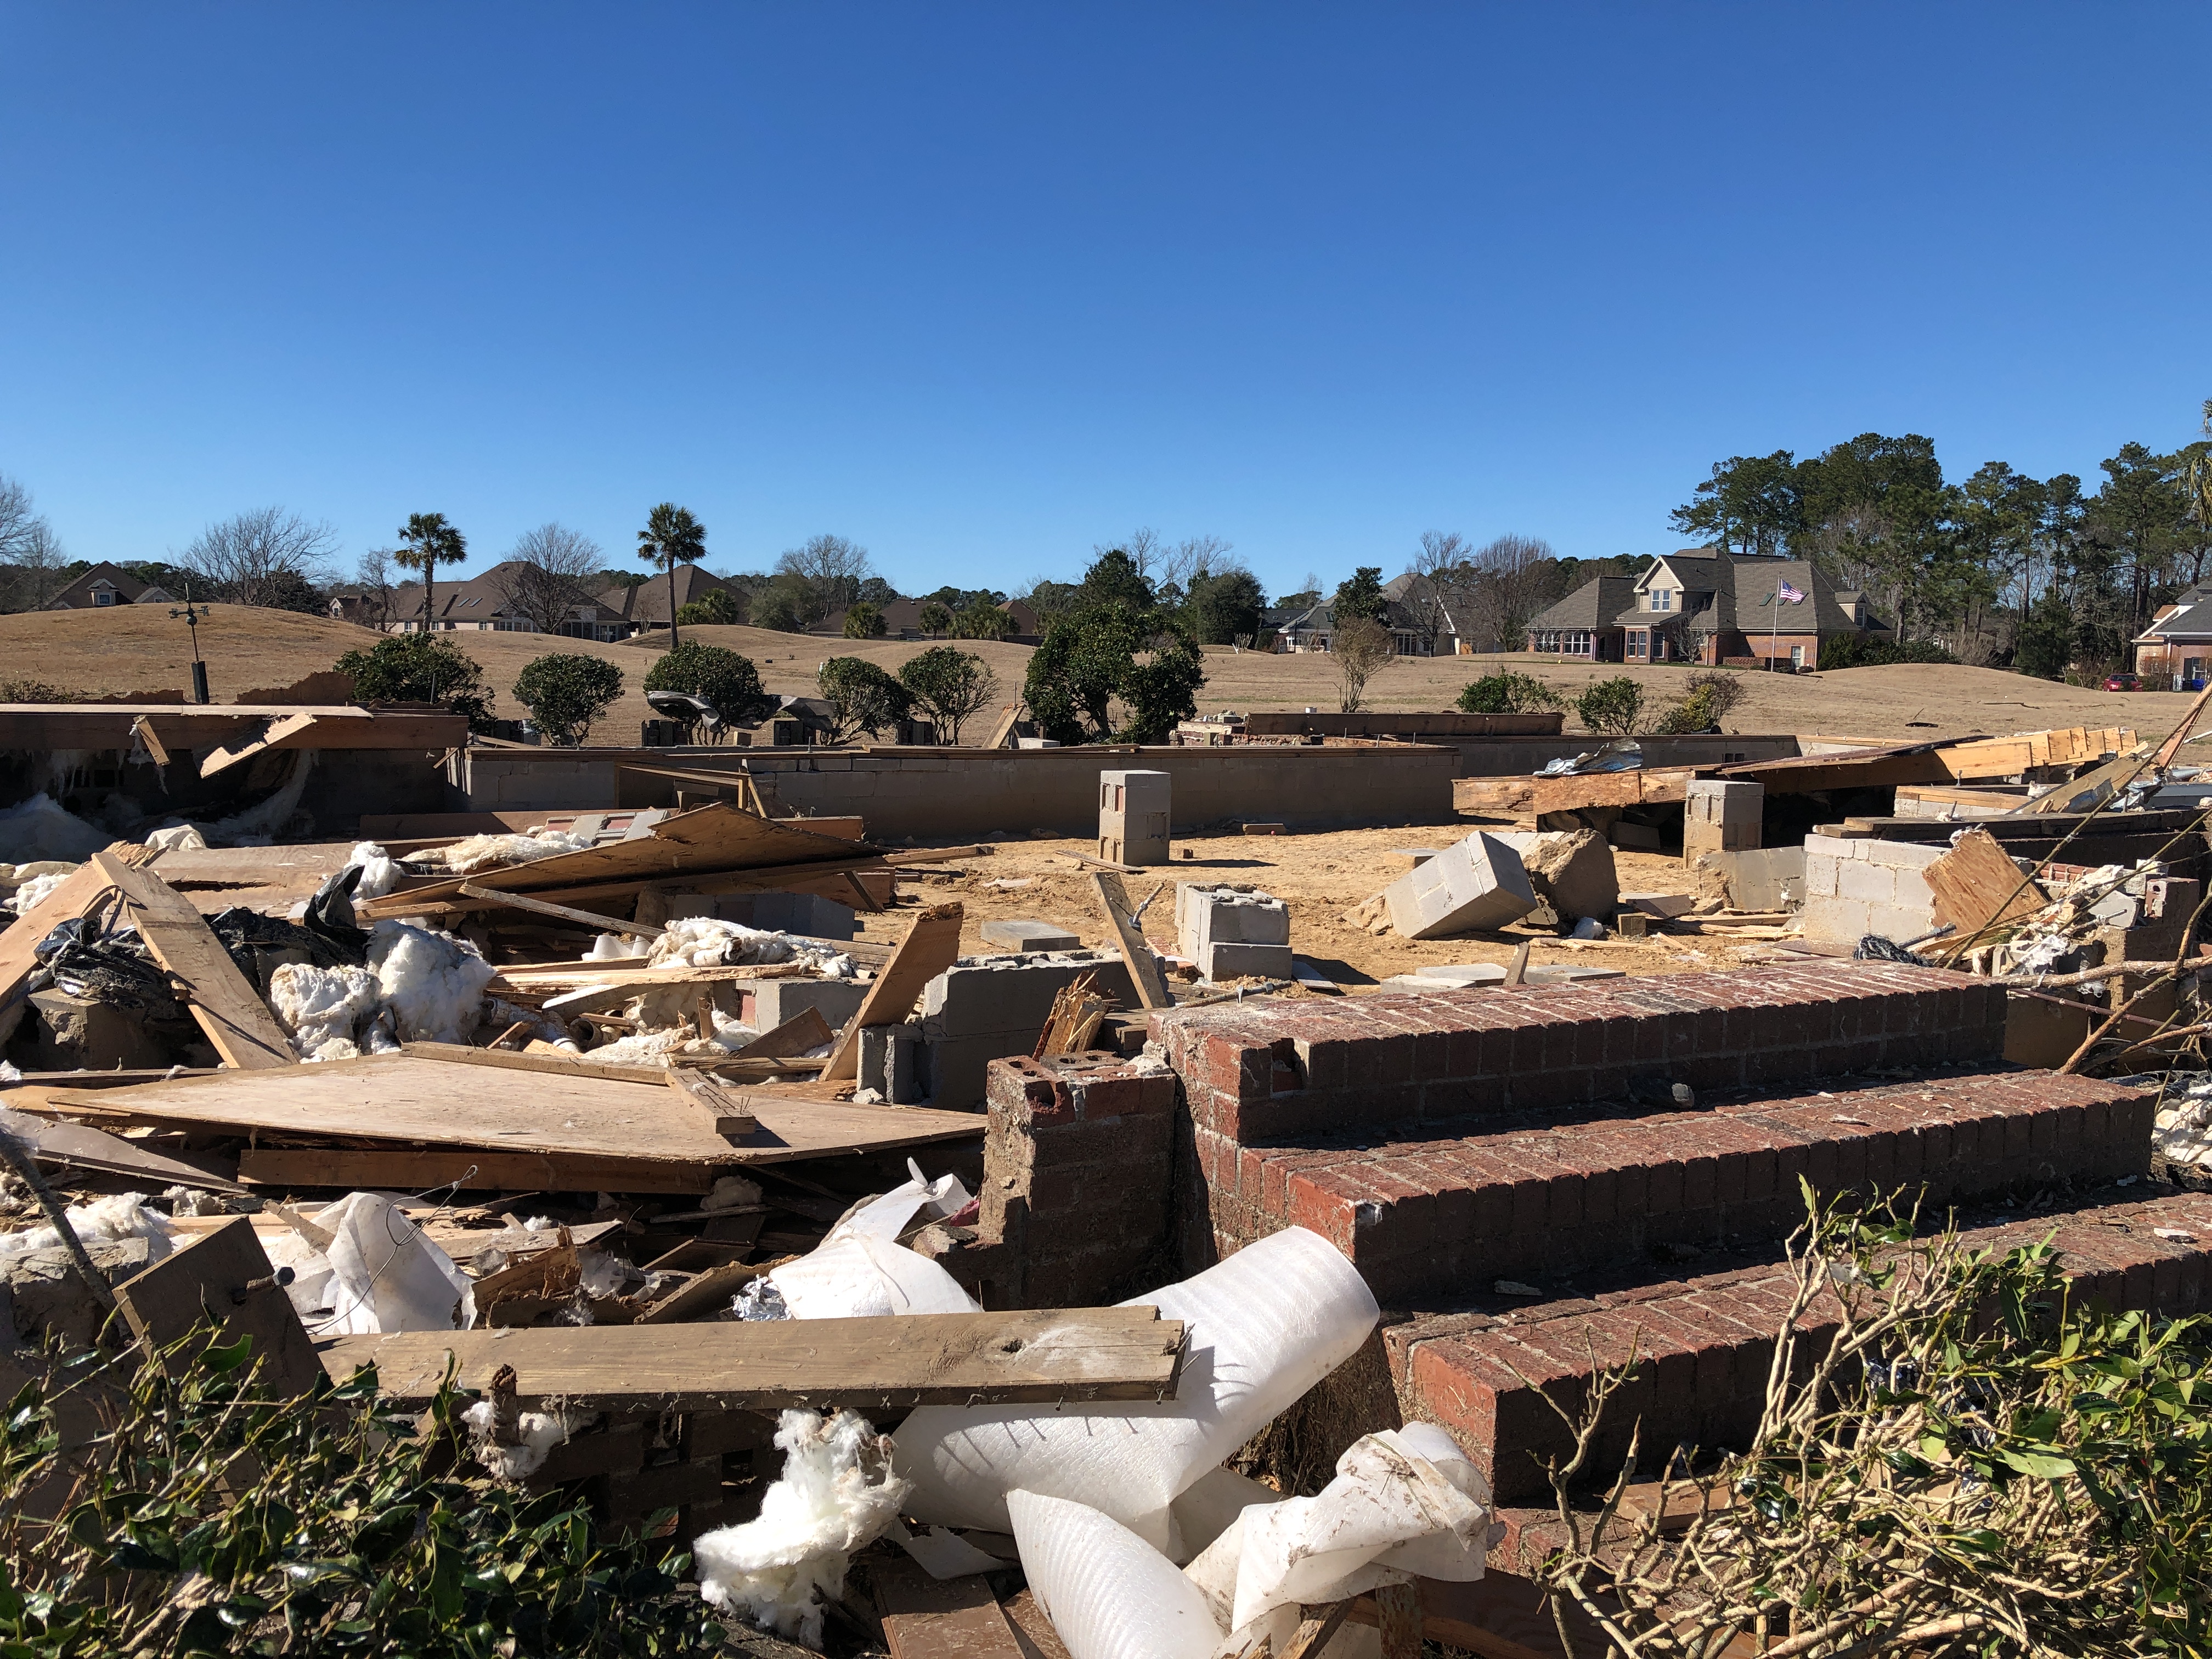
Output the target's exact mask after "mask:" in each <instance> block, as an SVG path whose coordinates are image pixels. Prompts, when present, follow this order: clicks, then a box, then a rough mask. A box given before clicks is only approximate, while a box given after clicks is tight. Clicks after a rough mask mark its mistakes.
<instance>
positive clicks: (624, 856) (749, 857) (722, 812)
mask: <svg viewBox="0 0 2212 1659" xmlns="http://www.w3.org/2000/svg"><path fill="white" fill-rule="evenodd" d="M800 823H801V821H800V820H798V819H794V818H764V817H759V816H758V815H757V814H755V813H751V812H744V811H739V810H738V808H736V807H734V806H732V805H728V804H727V803H726V802H721V801H717V802H714V803H711V804H709V805H705V806H700V807H695V808H693V809H692V810H691V811H688V812H677V813H674V814H671V816H670V817H665V818H663V819H662V820H661V821H660V822H659V823H656V824H654V825H653V829H652V831H651V833H649V834H647V835H644V836H636V837H635V838H633V839H631V840H628V841H618V842H609V843H608V844H607V845H605V846H603V847H590V848H585V849H584V850H583V851H581V852H577V853H562V854H556V856H555V857H552V858H550V859H538V860H533V861H532V862H531V863H528V864H516V865H509V866H506V867H504V868H502V869H497V870H479V871H477V872H473V873H472V874H471V875H469V876H466V877H455V878H452V879H451V880H447V881H437V882H432V883H430V884H428V885H427V886H423V887H418V888H416V889H414V890H411V891H410V892H405V893H392V894H389V895H387V896H385V897H383V898H380V899H371V900H369V901H368V902H366V903H364V904H362V905H361V906H360V907H358V908H359V913H360V914H361V915H364V916H368V917H371V918H376V917H382V916H399V915H421V914H426V913H432V912H435V913H440V914H448V915H450V914H453V913H456V912H459V911H467V910H477V909H482V908H485V907H486V906H487V905H489V904H494V903H496V902H498V901H497V900H496V899H487V898H482V897H471V896H467V895H465V894H464V893H463V892H462V891H461V889H462V888H463V887H464V886H469V887H474V888H477V889H480V890H483V891H485V892H490V893H500V894H507V893H524V894H531V895H536V896H543V897H545V898H548V899H557V900H560V901H565V902H569V903H574V902H576V901H578V900H581V899H599V898H616V897H620V896H627V895H631V894H635V893H636V892H638V891H640V890H641V889H643V888H645V887H647V886H648V885H651V884H656V883H665V882H670V881H678V880H679V878H680V884H681V885H683V886H685V887H689V888H690V889H692V890H696V891H710V890H714V888H715V887H717V886H721V887H724V890H727V886H729V885H735V886H749V885H758V884H762V883H763V882H765V883H768V884H783V883H785V882H786V881H787V879H788V878H793V877H799V878H805V877H807V876H820V875H824V874H835V873H836V872H842V871H844V870H848V869H858V868H863V867H870V866H874V867H880V866H882V864H883V862H884V859H883V852H882V849H881V848H877V847H873V846H871V845H869V844H868V843H867V842H853V841H847V840H844V839H842V838H841V837H839V836H824V835H818V834H817V833H816V832H815V831H813V830H811V829H804V828H801V827H800Z"/></svg>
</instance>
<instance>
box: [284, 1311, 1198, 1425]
mask: <svg viewBox="0 0 2212 1659" xmlns="http://www.w3.org/2000/svg"><path fill="white" fill-rule="evenodd" d="M316 1346H317V1348H318V1350H319V1354H320V1357H321V1359H322V1363H323V1368H324V1370H326V1371H328V1372H329V1373H330V1375H331V1376H333V1377H335V1378H337V1379H339V1380H342V1381H343V1380H344V1379H346V1378H349V1377H350V1376H352V1375H353V1373H354V1371H355V1370H356V1368H357V1367H360V1366H362V1365H374V1366H375V1367H376V1371H377V1382H378V1386H379V1388H380V1389H381V1391H382V1392H383V1393H384V1394H385V1395H386V1396H387V1397H388V1398H390V1399H392V1400H394V1401H401V1402H405V1403H410V1404H411V1403H418V1402H426V1401H429V1400H431V1399H433V1398H435V1396H436V1395H437V1393H438V1391H439V1389H441V1387H442V1386H443V1385H444V1383H445V1378H446V1368H447V1364H449V1363H452V1364H457V1365H458V1367H459V1372H458V1375H457V1376H455V1378H454V1386H455V1387H457V1388H459V1389H471V1390H481V1389H485V1388H488V1387H489V1385H490V1383H491V1379H492V1376H493V1374H494V1373H495V1372H496V1371H497V1370H500V1369H501V1367H502V1366H512V1367H513V1370H514V1392H515V1395H516V1397H517V1398H518V1399H520V1400H521V1401H526V1402H530V1401H546V1400H556V1401H559V1402H560V1403H561V1404H562V1406H563V1407H567V1408H568V1409H571V1410H577V1411H614V1412H625V1413H630V1412H638V1413H644V1412H667V1411H676V1412H704V1411H775V1410H780V1409H782V1408H783V1407H810V1408H811V1409H814V1410H817V1411H818V1410H821V1409H823V1407H829V1406H842V1405H850V1406H854V1407H871V1408H873V1409H875V1410H878V1411H884V1410H891V1409H896V1408H900V1407H913V1406H927V1405H992V1404H1000V1403H1013V1402H1023V1401H1030V1402H1042V1401H1070V1402H1074V1401H1094V1400H1163V1399H1170V1398H1172V1397H1173V1396H1174V1394H1175V1388H1176V1377H1177V1374H1178V1371H1179V1370H1180V1367H1181V1364H1182V1346H1183V1327H1182V1322H1181V1321H1180V1320H1171V1319H1162V1318H1161V1317H1160V1316H1159V1310H1158V1309H1156V1308H1149V1307H1134V1308H1064V1309H1056V1310H1035V1311H1030V1312H1022V1313H979V1314H915V1315H911V1316H904V1317H901V1318H898V1319H777V1320H758V1321H745V1322H732V1323H729V1324H719V1323H717V1324H696V1325H597V1326H592V1327H591V1328H587V1329H577V1328H573V1327H571V1328H539V1329H507V1330H494V1331H485V1330H477V1331H404V1332H399V1333H397V1334H390V1335H382V1336H341V1337H335V1338H331V1339H328V1340H325V1341H323V1342H320V1343H318V1344H317V1345H316Z"/></svg>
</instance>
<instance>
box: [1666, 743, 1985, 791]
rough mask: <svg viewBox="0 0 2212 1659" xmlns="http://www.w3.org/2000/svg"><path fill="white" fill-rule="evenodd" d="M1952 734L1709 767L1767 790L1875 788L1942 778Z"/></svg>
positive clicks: (1947, 778) (1948, 777) (1716, 774)
mask: <svg viewBox="0 0 2212 1659" xmlns="http://www.w3.org/2000/svg"><path fill="white" fill-rule="evenodd" d="M1956 741H1957V740H1956V739H1955V738H1952V739H1941V738H1939V739H1937V740H1936V741H1935V742H1932V743H1906V744H1883V745H1880V746H1877V747H1873V748H1867V749H1839V750H1830V751H1829V752H1828V753H1826V754H1824V755H1796V756H1791V757H1788V758H1785V759H1783V760H1771V761H1747V762H1743V763H1740V764H1738V765H1735V766H1723V767H1717V768H1714V769H1711V774H1710V775H1711V776H1714V777H1718V778H1735V779H1739V780H1743V779H1748V780H1750V781H1753V782H1757V783H1762V784H1765V786H1766V793H1768V794H1770V795H1810V794H1815V793H1819V792H1820V791H1822V790H1826V789H1878V788H1884V787H1889V786H1892V785H1895V784H1900V783H1946V782H1948V781H1950V780H1951V778H1952V776H1953V774H1952V773H1951V772H1950V771H1948V769H1946V768H1945V766H1944V764H1943V762H1942V758H1941V751H1942V750H1943V749H1945V748H1947V747H1948V746H1950V745H1951V744H1954V743H1955V742H1956Z"/></svg>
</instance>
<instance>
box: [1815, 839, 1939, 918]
mask: <svg viewBox="0 0 2212 1659" xmlns="http://www.w3.org/2000/svg"><path fill="white" fill-rule="evenodd" d="M1950 850H1951V849H1950V848H1948V847H1947V846H1943V845H1942V844H1940V843H1939V844H1936V845H1933V846H1930V845H1928V844H1925V843H1922V842H1897V841H1876V840H1875V839H1873V838H1871V837H1868V838H1864V839H1846V838H1844V837H1840V836H1806V837H1805V937H1806V938H1808V939H1832V940H1836V941H1839V942H1849V941H1851V940H1856V939H1860V938H1862V937H1863V936H1864V935H1866V934H1868V933H1879V934H1881V936H1882V937H1883V938H1884V939H1895V940H1898V941H1899V942H1902V941H1904V940H1905V939H1914V938H1917V937H1918V936H1919V935H1920V934H1923V933H1928V932H1929V931H1930V930H1931V929H1932V928H1934V927H1935V926H1936V895H1935V893H1934V891H1933V890H1931V889H1930V888H1929V885H1928V882H1927V879H1926V878H1925V877H1924V876H1923V874H1922V873H1921V872H1923V871H1924V870H1926V869H1927V867H1928V866H1929V865H1931V864H1933V863H1935V861H1936V860H1937V859H1939V858H1942V856H1943V854H1946V853H1948V852H1949V851H1950Z"/></svg>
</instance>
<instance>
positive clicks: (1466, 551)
mask: <svg viewBox="0 0 2212 1659" xmlns="http://www.w3.org/2000/svg"><path fill="white" fill-rule="evenodd" d="M1406 574H1407V575H1408V576H1411V577H1412V578H1413V580H1411V581H1409V582H1407V584H1406V592H1405V594H1404V596H1403V597H1402V598H1401V599H1400V600H1399V603H1400V604H1401V605H1403V606H1404V607H1405V609H1406V613H1407V616H1409V617H1412V618H1413V627H1414V629H1415V630H1416V631H1417V632H1419V634H1420V635H1421V637H1422V638H1423V639H1424V640H1425V641H1427V643H1428V647H1429V649H1430V651H1431V653H1433V652H1434V651H1435V650H1436V648H1437V644H1438V642H1439V641H1442V640H1443V638H1444V637H1445V636H1446V635H1461V636H1462V637H1463V636H1464V635H1466V633H1467V630H1468V623H1467V621H1466V620H1464V619H1465V618H1466V617H1468V612H1469V611H1470V610H1471V608H1472V607H1471V601H1472V599H1473V591H1474V574H1475V573H1474V546H1473V544H1471V543H1469V542H1468V539H1467V538H1466V537H1464V536H1462V535H1461V534H1460V533H1459V532H1457V531H1456V530H1425V531H1423V532H1421V550H1420V551H1419V553H1416V554H1415V555H1414V556H1413V559H1412V561H1411V562H1408V563H1407V566H1406Z"/></svg>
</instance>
